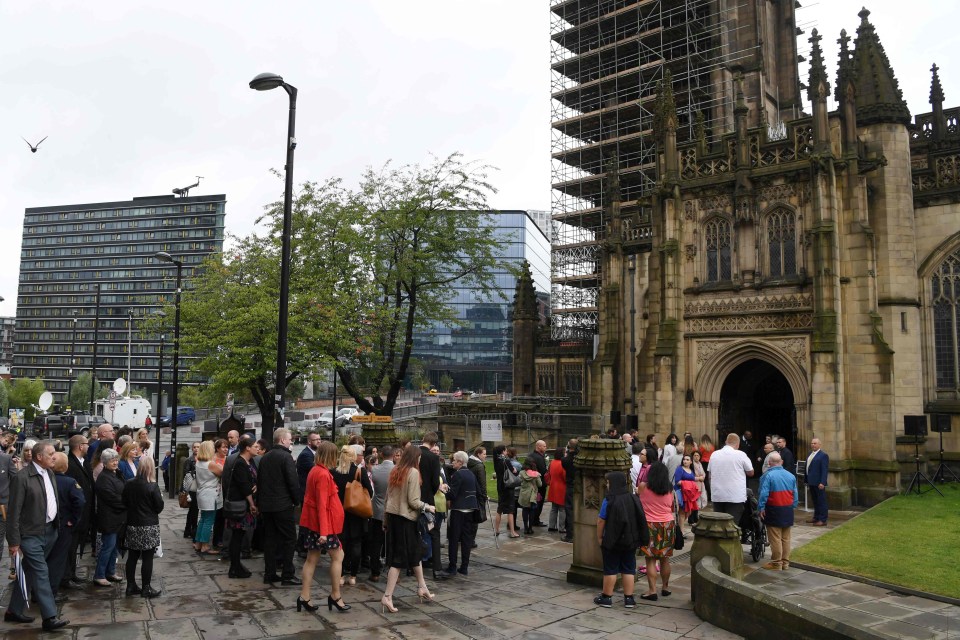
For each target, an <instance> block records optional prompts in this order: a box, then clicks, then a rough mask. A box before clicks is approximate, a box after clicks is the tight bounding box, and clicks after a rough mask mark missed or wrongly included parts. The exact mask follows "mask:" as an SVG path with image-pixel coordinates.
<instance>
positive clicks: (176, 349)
mask: <svg viewBox="0 0 960 640" xmlns="http://www.w3.org/2000/svg"><path fill="white" fill-rule="evenodd" d="M153 257H154V258H156V259H157V260H160V261H161V262H169V263H172V264H174V265H175V266H176V267H177V294H176V299H175V302H174V310H175V313H174V316H173V318H174V319H173V393H172V394H171V397H170V401H171V403H172V404H173V406H172V407H171V408H170V411H171V413H170V450H171V451H172V452H173V454H172V455H173V458H172V459H173V460H174V463H173V473H172V475H171V476H170V477H171V478H176V477H177V468H176V467H177V464H176V459H177V412H178V410H179V407H178V406H177V387H178V386H179V385H180V282H181V278H182V275H183V262H181V261H180V260H177V259H176V258H174V257H173V256H171V255H170V254H169V253H167V252H166V251H157V252H156V253H155V254H153ZM159 422H160V416H157V423H159ZM176 485H177V483H176V482H171V483H170V497H171V498H173V497H174V496H176V495H177V492H176V488H175V487H176Z"/></svg>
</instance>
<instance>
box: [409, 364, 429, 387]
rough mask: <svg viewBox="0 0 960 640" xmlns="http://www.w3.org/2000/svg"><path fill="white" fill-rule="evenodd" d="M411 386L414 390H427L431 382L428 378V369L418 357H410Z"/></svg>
mask: <svg viewBox="0 0 960 640" xmlns="http://www.w3.org/2000/svg"><path fill="white" fill-rule="evenodd" d="M408 368H409V370H410V386H411V388H412V389H413V390H414V391H425V390H426V389H427V386H428V385H429V384H430V380H429V379H428V378H427V375H426V369H425V368H424V366H423V361H422V360H420V359H418V358H410V365H409V367H408Z"/></svg>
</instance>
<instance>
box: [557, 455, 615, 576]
mask: <svg viewBox="0 0 960 640" xmlns="http://www.w3.org/2000/svg"><path fill="white" fill-rule="evenodd" d="M573 466H574V469H575V473H574V483H573V490H574V495H573V562H572V564H571V565H570V568H569V569H568V570H567V582H572V583H574V584H584V585H589V586H595V587H599V586H601V583H602V582H603V556H602V555H601V553H600V545H599V544H597V514H599V513H600V505H601V503H603V498H604V496H605V495H606V492H607V491H606V487H605V486H604V484H603V482H604V476H605V475H606V474H607V473H608V472H610V471H622V472H624V473H626V474H629V473H630V455H629V454H628V453H627V451H626V449H625V448H624V445H623V442H621V441H620V440H609V439H604V440H581V441H580V452H579V453H578V454H577V455H576V457H575V458H574V459H573ZM567 490H568V491H569V490H570V485H569V484H568V485H567ZM569 527H570V523H569V522H568V523H567V528H568V529H569Z"/></svg>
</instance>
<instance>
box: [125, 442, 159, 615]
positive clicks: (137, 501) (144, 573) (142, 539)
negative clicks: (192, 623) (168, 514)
mask: <svg viewBox="0 0 960 640" xmlns="http://www.w3.org/2000/svg"><path fill="white" fill-rule="evenodd" d="M123 504H124V506H125V507H126V508H127V534H126V545H127V595H128V596H135V595H140V596H143V597H144V598H155V597H157V596H158V595H160V590H159V589H154V588H153V586H152V584H151V580H152V578H153V554H154V553H155V552H156V550H157V547H159V546H160V518H159V515H160V512H161V511H163V496H162V495H160V486H159V485H158V484H157V478H156V468H155V467H154V462H153V458H151V457H150V456H143V457H141V458H140V466H139V467H137V475H136V476H135V477H134V478H133V479H132V480H130V481H129V482H127V483H126V484H125V485H123ZM137 561H140V562H141V564H140V586H139V587H138V586H137V581H136V577H137Z"/></svg>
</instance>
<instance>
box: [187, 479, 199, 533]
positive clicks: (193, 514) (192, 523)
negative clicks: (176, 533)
mask: <svg viewBox="0 0 960 640" xmlns="http://www.w3.org/2000/svg"><path fill="white" fill-rule="evenodd" d="M199 518H200V508H199V507H198V506H197V492H196V491H191V492H190V507H189V508H188V509H187V524H186V525H185V526H184V527H183V537H184V538H190V539H191V540H193V536H194V535H196V533H197V520H198V519H199Z"/></svg>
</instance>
